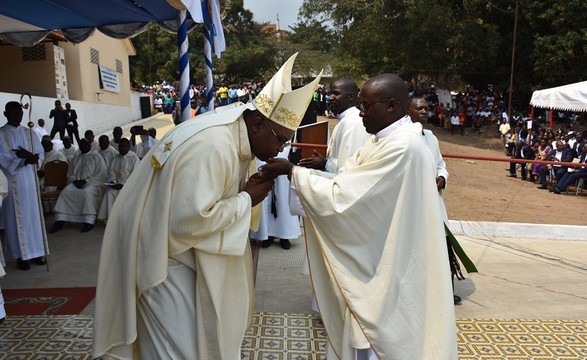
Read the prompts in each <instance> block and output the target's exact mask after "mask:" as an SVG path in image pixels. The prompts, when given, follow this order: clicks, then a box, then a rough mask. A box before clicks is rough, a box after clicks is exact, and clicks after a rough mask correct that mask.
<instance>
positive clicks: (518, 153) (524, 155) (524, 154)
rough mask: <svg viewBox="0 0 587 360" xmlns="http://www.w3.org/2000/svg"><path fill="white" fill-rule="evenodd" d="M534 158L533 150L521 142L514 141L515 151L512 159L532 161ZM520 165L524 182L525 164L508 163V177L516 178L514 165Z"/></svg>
mask: <svg viewBox="0 0 587 360" xmlns="http://www.w3.org/2000/svg"><path fill="white" fill-rule="evenodd" d="M534 157H535V154H534V150H532V147H531V146H530V145H528V144H526V143H525V142H524V141H523V140H518V141H516V150H515V152H514V156H512V159H528V160H533V159H534ZM517 164H520V165H521V168H522V180H526V178H527V169H526V163H515V162H511V163H510V174H509V175H508V176H509V177H514V178H515V177H516V165H517Z"/></svg>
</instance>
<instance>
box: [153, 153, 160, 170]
mask: <svg viewBox="0 0 587 360" xmlns="http://www.w3.org/2000/svg"><path fill="white" fill-rule="evenodd" d="M151 166H153V168H155V169H161V163H160V162H159V160H157V158H156V157H155V156H151Z"/></svg>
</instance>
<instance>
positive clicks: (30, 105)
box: [20, 93, 49, 271]
mask: <svg viewBox="0 0 587 360" xmlns="http://www.w3.org/2000/svg"><path fill="white" fill-rule="evenodd" d="M25 96H28V98H29V102H28V104H23V103H22V99H23V98H24V97H25ZM20 106H22V107H23V108H24V109H28V111H29V121H28V122H27V126H28V127H29V138H30V141H31V153H32V154H34V153H35V145H34V144H35V143H34V141H35V140H36V138H35V137H33V127H34V126H35V123H33V122H32V121H31V112H32V111H33V99H32V97H31V95H30V94H28V93H24V94H22V95H21V96H20ZM38 166H39V164H38V163H35V164H33V171H34V178H35V187H36V190H37V191H36V193H37V204H38V206H39V217H40V219H41V234H42V235H43V251H44V252H45V265H46V266H47V271H49V257H48V256H47V255H48V254H49V245H48V242H47V232H46V231H45V217H44V216H43V203H42V202H41V194H40V193H39V191H40V189H41V187H40V185H39V177H38V176H37V170H38V169H37V168H38Z"/></svg>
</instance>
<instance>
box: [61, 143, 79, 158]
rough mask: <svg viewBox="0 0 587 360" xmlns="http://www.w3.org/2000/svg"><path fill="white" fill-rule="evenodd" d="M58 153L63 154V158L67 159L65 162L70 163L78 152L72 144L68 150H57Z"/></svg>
mask: <svg viewBox="0 0 587 360" xmlns="http://www.w3.org/2000/svg"><path fill="white" fill-rule="evenodd" d="M59 151H61V152H62V153H63V155H65V158H66V159H67V162H71V160H72V159H73V158H74V157H75V156H76V155H77V154H79V151H78V149H77V146H75V145H73V144H72V145H71V146H70V147H69V149H66V148H62V149H59Z"/></svg>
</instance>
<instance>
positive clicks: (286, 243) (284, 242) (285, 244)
mask: <svg viewBox="0 0 587 360" xmlns="http://www.w3.org/2000/svg"><path fill="white" fill-rule="evenodd" d="M279 245H281V248H282V249H284V250H289V248H291V243H290V242H289V240H287V239H279Z"/></svg>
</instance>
